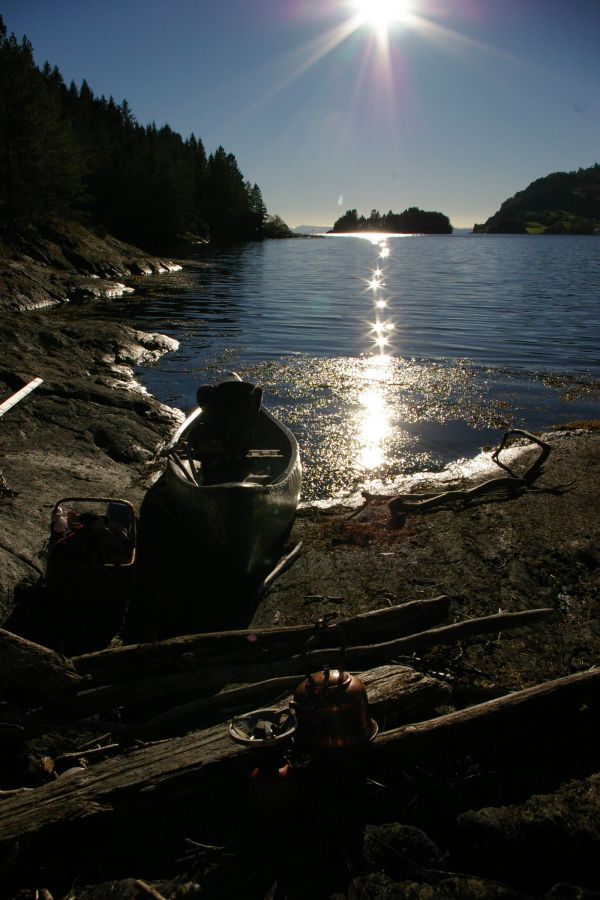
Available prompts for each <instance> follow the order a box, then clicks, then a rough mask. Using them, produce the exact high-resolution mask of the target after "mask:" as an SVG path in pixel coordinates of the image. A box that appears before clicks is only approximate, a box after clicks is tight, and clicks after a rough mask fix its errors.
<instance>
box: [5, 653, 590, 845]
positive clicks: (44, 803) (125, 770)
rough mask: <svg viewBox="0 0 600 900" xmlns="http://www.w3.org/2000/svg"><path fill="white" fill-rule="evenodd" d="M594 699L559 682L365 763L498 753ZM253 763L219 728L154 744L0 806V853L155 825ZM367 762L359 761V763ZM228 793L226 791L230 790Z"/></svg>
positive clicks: (399, 742)
mask: <svg viewBox="0 0 600 900" xmlns="http://www.w3.org/2000/svg"><path fill="white" fill-rule="evenodd" d="M599 697H600V669H591V670H588V671H586V672H580V673H577V674H576V675H571V676H567V677H565V678H559V679H556V680H554V681H551V682H547V683H545V684H541V685H538V686H536V687H533V688H528V689H526V690H523V691H518V692H515V693H512V694H508V695H507V696H506V697H501V698H498V699H495V700H490V701H489V702H487V703H483V704H480V705H478V706H474V707H471V708H469V709H466V710H461V711H459V712H454V713H450V714H448V715H445V716H440V717H439V718H436V719H429V720H427V721H424V722H419V723H418V724H414V725H405V726H402V727H400V728H397V729H394V730H392V731H388V732H384V733H382V734H380V735H379V736H378V737H377V738H376V740H375V741H374V742H373V744H372V745H370V752H371V754H372V763H373V765H374V766H376V765H377V764H378V762H383V763H386V762H388V763H389V762H393V763H394V762H396V761H397V760H398V759H402V760H406V759H407V758H408V756H409V755H410V754H420V753H422V752H424V751H426V750H430V749H435V748H438V747H439V746H440V744H441V742H443V751H444V754H445V756H448V755H449V754H450V753H455V752H462V753H464V752H465V751H468V752H469V753H472V752H473V751H474V749H475V748H476V747H478V748H481V747H482V746H491V745H493V744H495V743H497V740H498V735H499V733H501V734H505V735H506V734H510V735H511V737H512V738H514V736H515V735H516V734H517V733H518V731H519V729H528V728H529V727H530V726H531V724H532V722H534V721H535V720H536V719H537V720H540V719H542V720H547V719H548V717H554V718H555V719H556V722H557V727H558V725H559V720H558V717H559V716H560V715H561V713H564V712H565V711H568V712H573V711H574V710H577V709H578V708H579V706H580V704H581V703H582V702H583V701H584V700H589V698H593V699H595V700H598V699H599ZM254 759H255V756H254V754H253V753H252V752H251V751H248V750H247V749H245V748H244V747H243V746H240V745H238V744H234V743H233V742H232V741H231V740H230V738H229V736H228V733H227V728H226V727H225V726H224V725H222V724H221V725H216V726H214V727H212V728H209V729H206V730H203V731H197V732H194V733H192V734H189V735H187V736H185V737H179V738H173V739H171V740H167V741H161V742H160V743H158V744H154V745H150V746H147V747H144V748H143V749H141V750H137V751H135V752H133V753H131V754H129V755H127V756H121V757H119V758H117V759H111V760H106V761H104V762H101V763H98V764H97V765H95V766H93V767H92V768H90V769H87V770H84V771H83V772H80V773H78V774H75V775H72V776H68V777H64V778H59V779H57V780H56V781H54V782H52V783H48V784H46V785H43V786H42V787H39V788H36V789H35V790H32V791H28V792H27V793H24V794H20V795H15V796H11V797H7V798H6V799H4V800H3V801H2V802H1V803H0V848H2V846H3V845H4V846H11V845H12V844H13V842H15V841H19V844H20V847H21V849H22V851H23V852H24V853H26V852H27V851H28V849H29V848H30V846H31V844H32V843H37V842H38V841H40V840H41V841H43V840H44V839H45V838H46V837H48V836H49V835H50V834H51V833H52V835H53V836H54V837H56V836H57V835H58V834H60V832H61V830H65V829H66V828H69V827H70V828H75V829H77V830H78V831H79V832H81V831H82V830H83V829H84V828H87V827H88V826H90V825H93V824H94V823H99V822H102V821H104V820H106V819H110V822H111V825H112V826H113V827H114V826H116V825H117V824H119V823H122V822H123V821H124V820H127V819H128V818H130V817H132V816H136V815H140V814H143V815H145V816H159V817H160V814H161V812H162V811H163V810H164V809H165V808H167V807H169V806H170V805H172V804H173V803H178V802H183V801H185V802H186V804H189V802H190V801H196V800H197V799H198V798H199V797H200V796H202V795H203V794H206V792H207V791H209V790H214V789H216V788H220V787H221V786H223V785H225V784H226V783H229V787H231V786H232V779H236V778H239V777H243V776H246V775H247V774H248V771H249V770H250V768H251V767H252V765H253V764H254V762H253V760H254ZM367 762H368V760H367ZM234 784H235V782H234Z"/></svg>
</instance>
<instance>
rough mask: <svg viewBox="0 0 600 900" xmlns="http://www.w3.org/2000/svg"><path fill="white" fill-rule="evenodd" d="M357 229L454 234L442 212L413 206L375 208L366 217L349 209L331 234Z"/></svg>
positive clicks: (402, 232) (448, 220)
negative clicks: (392, 208)
mask: <svg viewBox="0 0 600 900" xmlns="http://www.w3.org/2000/svg"><path fill="white" fill-rule="evenodd" d="M355 231H387V232H388V233H389V234H452V225H451V224H450V219H449V218H448V216H445V215H444V214H443V213H440V212H427V211H426V210H423V209H418V208H417V207H416V206H411V207H410V208H409V209H405V210H404V212H401V213H395V212H392V210H391V209H390V211H389V212H388V213H384V215H381V213H380V212H379V211H378V210H376V209H374V210H372V211H371V215H370V216H369V217H368V218H366V217H365V216H359V215H358V213H357V211H356V210H355V209H348V210H347V211H346V212H345V213H344V215H343V216H341V217H340V218H339V219H338V220H337V221H336V222H335V223H334V226H333V228H332V229H331V231H330V232H329V234H348V233H352V232H355Z"/></svg>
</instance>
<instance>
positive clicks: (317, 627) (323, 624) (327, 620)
mask: <svg viewBox="0 0 600 900" xmlns="http://www.w3.org/2000/svg"><path fill="white" fill-rule="evenodd" d="M335 618H336V613H326V614H325V615H324V616H322V617H321V618H320V619H317V620H316V621H315V622H314V623H313V632H312V634H311V635H310V636H309V637H308V638H307V640H306V641H305V642H304V645H303V647H302V652H301V653H300V659H301V661H302V662H304V661H305V659H306V654H307V653H308V652H309V650H314V649H318V648H316V647H314V644H315V643H316V642H317V641H318V639H319V637H320V636H321V635H322V634H324V633H325V632H326V631H327V629H328V628H329V625H330V624H331V623H332V620H333V619H335ZM335 625H336V626H337V628H338V629H339V633H340V643H339V648H340V661H339V664H338V666H337V668H338V669H339V670H340V672H341V671H343V668H344V661H345V659H346V643H347V642H346V636H345V633H344V623H343V622H336V623H335ZM329 668H332V666H331V665H329ZM334 668H335V667H334Z"/></svg>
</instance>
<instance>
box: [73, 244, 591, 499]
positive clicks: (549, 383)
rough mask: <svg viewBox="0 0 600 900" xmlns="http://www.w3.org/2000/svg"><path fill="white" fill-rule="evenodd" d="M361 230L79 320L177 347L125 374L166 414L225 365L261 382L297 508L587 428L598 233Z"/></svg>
mask: <svg viewBox="0 0 600 900" xmlns="http://www.w3.org/2000/svg"><path fill="white" fill-rule="evenodd" d="M361 237H365V238H366V240H357V239H356V236H352V237H348V238H343V237H341V236H339V237H338V236H330V237H328V238H326V239H317V240H306V241H302V240H300V241H279V242H278V241H271V242H266V243H265V244H263V245H249V246H243V247H239V248H232V249H230V250H228V251H226V252H224V253H221V254H219V253H214V254H213V255H211V256H209V257H208V259H207V262H206V264H204V263H202V262H199V263H198V265H197V267H196V268H194V267H190V268H187V269H186V270H185V271H184V272H182V273H181V274H180V275H177V276H175V275H172V276H163V278H161V279H160V280H156V293H155V294H154V295H151V296H149V297H146V298H142V299H139V298H138V299H137V300H136V301H133V302H132V301H129V302H125V301H123V302H121V303H119V302H118V301H117V302H115V303H111V304H110V306H109V307H106V308H105V311H104V312H102V310H101V309H100V307H94V309H90V310H89V312H88V313H87V314H89V315H106V316H110V317H111V318H115V317H119V318H122V319H125V320H127V321H132V322H133V324H134V325H135V326H136V327H140V328H143V329H144V330H150V331H160V332H163V333H166V334H169V335H170V336H172V337H175V338H176V339H177V340H178V341H180V348H179V350H178V351H177V353H173V354H168V355H167V356H165V357H163V359H161V360H160V362H159V364H158V365H157V366H155V367H153V368H147V367H146V368H143V369H138V370H137V376H138V378H139V379H140V380H141V381H142V382H143V384H144V385H145V386H146V387H147V388H148V390H150V391H151V392H152V393H153V394H155V395H156V396H157V397H158V398H159V399H160V400H162V401H163V402H165V403H168V404H170V405H174V406H177V407H179V408H181V409H184V410H188V409H191V408H192V407H193V406H194V404H195V391H196V387H197V385H198V383H201V382H215V381H218V380H220V379H221V378H222V377H223V376H224V374H225V373H226V372H227V371H229V370H232V369H233V370H236V371H239V372H240V374H241V375H242V376H243V377H244V378H245V379H248V380H251V381H256V382H257V383H259V384H261V385H262V386H263V387H264V391H265V402H266V403H267V405H268V406H269V408H270V409H271V410H272V411H273V412H274V413H275V414H276V415H278V416H279V417H280V418H281V419H282V420H283V421H285V422H286V423H288V424H289V425H290V427H291V428H292V430H293V431H294V432H295V434H296V436H297V438H298V440H299V443H300V447H301V452H302V457H303V462H304V488H303V499H304V501H305V502H306V501H314V500H321V499H325V498H342V497H348V496H350V495H354V494H355V493H356V492H357V491H360V489H361V488H365V489H367V490H385V489H386V487H387V486H388V485H389V484H390V483H393V482H396V481H397V480H398V478H399V477H402V476H404V475H407V474H410V473H417V472H421V471H428V470H440V469H441V468H442V467H443V466H445V465H447V464H448V463H451V462H453V461H455V460H457V459H461V458H463V459H464V458H465V457H467V456H473V455H474V454H476V453H477V452H478V451H479V450H480V448H481V447H482V446H483V445H485V444H495V443H497V442H498V441H499V439H500V437H501V436H502V432H503V430H504V429H505V428H506V427H513V426H517V427H525V428H528V429H530V430H535V429H536V428H547V427H548V426H549V425H551V424H552V423H553V422H557V421H563V422H564V421H569V420H573V419H575V418H586V417H587V418H597V417H598V412H597V409H598V394H599V387H600V382H599V375H600V365H599V363H598V355H597V346H598V342H597V335H598V333H599V332H598V328H599V327H600V318H599V313H598V303H597V289H598V285H599V284H600V257H599V256H598V254H597V253H594V252H593V251H595V250H596V247H597V242H596V243H594V239H592V238H590V239H589V240H587V241H586V240H585V239H578V238H573V239H569V240H568V241H564V240H562V241H561V240H560V238H547V239H546V238H543V237H542V238H540V239H539V240H538V239H536V240H535V241H531V240H528V239H526V238H519V237H509V238H504V237H499V238H498V239H493V240H492V239H489V240H486V239H485V238H481V239H480V238H478V237H477V236H474V237H464V238H462V237H444V238H432V237H427V238H425V237H416V238H415V237H412V236H411V239H410V240H408V238H402V237H398V236H395V237H394V239H392V238H391V237H386V236H384V235H377V236H374V235H368V236H361ZM382 250H383V251H387V255H385V254H384V255H383V256H382V255H381V254H382ZM151 283H152V282H151V280H148V281H145V283H144V285H145V286H147V285H148V284H151Z"/></svg>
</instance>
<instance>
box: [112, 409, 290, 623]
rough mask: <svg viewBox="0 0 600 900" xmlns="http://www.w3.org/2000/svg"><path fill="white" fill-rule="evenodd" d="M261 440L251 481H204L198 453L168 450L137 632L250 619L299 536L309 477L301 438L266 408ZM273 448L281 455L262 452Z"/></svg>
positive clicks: (147, 520) (144, 561) (153, 496)
mask: <svg viewBox="0 0 600 900" xmlns="http://www.w3.org/2000/svg"><path fill="white" fill-rule="evenodd" d="M196 418H197V416H196ZM192 425H193V417H190V425H189V428H191V427H192ZM186 430H187V429H186V424H185V423H184V425H183V426H182V428H181V429H180V431H179V435H178V441H179V443H178V446H179V445H180V444H182V445H183V446H184V447H185V440H186ZM257 443H258V449H257V450H255V451H254V452H255V453H256V454H258V456H257V458H256V459H251V460H249V462H248V468H249V470H250V471H251V472H255V471H256V474H254V475H253V474H250V475H249V476H247V478H248V479H249V480H244V481H232V482H227V483H219V484H210V483H209V484H204V483H203V482H202V478H201V474H200V472H198V473H196V474H195V475H194V477H192V475H191V472H195V468H194V464H193V462H192V463H191V465H190V464H188V463H187V462H185V463H184V461H183V460H182V457H180V456H179V455H178V454H177V453H170V454H169V456H168V457H167V464H166V467H165V470H164V472H163V473H162V475H161V476H160V478H159V479H158V480H157V481H156V483H155V484H154V485H153V486H152V487H151V488H150V489H149V490H148V492H147V493H146V496H145V498H144V501H143V503H142V507H141V510H140V518H139V528H138V557H137V562H138V565H137V569H138V591H137V597H136V602H135V604H133V608H132V611H131V612H132V614H131V616H130V617H129V621H130V624H131V623H133V624H134V627H133V630H132V631H131V630H130V632H129V638H130V639H132V640H145V639H152V638H154V637H157V636H159V637H164V636H166V635H170V634H177V633H179V634H182V633H186V632H187V633H189V632H192V631H196V630H210V629H213V628H220V627H230V626H231V627H235V626H237V625H239V624H243V623H244V622H247V621H249V618H250V617H251V615H252V613H253V612H254V609H255V606H256V601H257V597H258V596H259V593H260V590H259V588H260V585H261V583H262V581H263V579H264V578H265V576H266V575H267V574H268V573H269V572H270V571H271V570H272V568H273V567H274V565H275V564H276V563H277V561H278V560H279V559H280V557H281V555H282V552H283V549H284V545H285V542H286V540H287V538H288V537H289V534H290V531H291V529H292V525H293V522H294V517H295V514H296V508H297V505H298V501H299V498H300V490H301V484H302V466H301V461H300V454H299V451H298V445H297V442H296V439H295V438H294V436H293V434H292V433H291V432H290V431H289V429H288V428H287V427H286V426H285V425H283V424H282V423H280V422H279V421H278V420H277V419H275V418H274V417H273V416H272V415H271V414H270V413H269V412H268V411H267V410H264V409H261V411H260V415H259V427H258V428H257ZM261 447H262V448H265V447H270V448H271V449H270V451H267V450H265V449H261ZM269 453H270V455H271V457H273V458H266V459H263V458H262V456H261V454H265V455H268V454H269ZM269 468H270V471H271V475H272V477H271V478H270V480H269V483H257V482H255V481H253V480H252V479H253V478H261V477H263V478H266V477H267V476H266V475H264V474H263V475H262V476H261V474H260V472H261V471H262V472H263V473H264V472H266V471H267V470H269ZM253 604H254V605H253ZM136 611H137V614H136Z"/></svg>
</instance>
